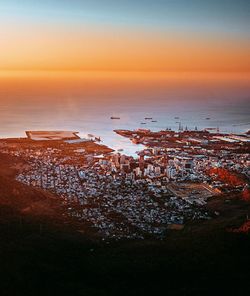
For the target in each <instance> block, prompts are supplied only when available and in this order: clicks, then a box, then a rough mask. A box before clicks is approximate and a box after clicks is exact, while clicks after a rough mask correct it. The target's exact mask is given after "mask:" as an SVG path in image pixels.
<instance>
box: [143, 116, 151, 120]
mask: <svg viewBox="0 0 250 296" xmlns="http://www.w3.org/2000/svg"><path fill="white" fill-rule="evenodd" d="M144 119H145V120H152V119H153V118H152V117H145V118H144Z"/></svg>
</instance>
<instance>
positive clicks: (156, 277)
mask: <svg viewBox="0 0 250 296" xmlns="http://www.w3.org/2000/svg"><path fill="white" fill-rule="evenodd" d="M0 160H1V162H0V241H1V244H0V278H1V288H0V293H1V295H3V296H4V295H10V296H14V295H87V296H91V295H146V294H149V295H238V294H240V293H244V294H245V295H249V293H250V285H249V276H250V271H249V266H250V255H249V254H250V238H249V236H248V235H246V234H235V233H229V232H227V231H225V229H226V226H227V225H232V224H235V225H237V224H240V223H241V222H242V221H243V219H244V217H245V213H246V211H247V208H248V207H249V205H248V204H246V203H244V202H243V201H239V200H238V199H236V200H232V201H231V203H226V204H225V205H224V203H223V201H222V200H217V201H213V203H211V205H210V207H211V208H214V209H215V208H219V209H220V211H221V212H222V213H223V215H222V217H219V218H217V219H214V220H210V221H207V222H205V223H201V224H199V225H189V226H187V227H186V228H184V230H183V231H181V232H171V231H170V232H169V233H168V234H167V238H166V239H164V240H162V241H150V240H146V241H125V242H119V243H117V242H109V243H105V242H99V241H97V240H96V239H94V238H92V237H91V236H87V235H83V234H81V233H80V232H79V231H77V230H78V227H79V225H77V224H76V223H74V221H71V220H70V219H69V218H67V216H66V213H65V209H64V207H63V206H62V205H61V204H60V202H59V201H58V199H57V198H55V197H54V196H52V195H51V194H48V193H47V192H43V191H41V190H36V189H32V188H30V187H27V186H25V185H22V184H19V183H18V182H16V181H15V180H14V174H15V170H16V168H17V167H18V165H20V164H18V163H17V161H16V160H15V159H14V158H8V157H6V156H2V155H1V156H0Z"/></svg>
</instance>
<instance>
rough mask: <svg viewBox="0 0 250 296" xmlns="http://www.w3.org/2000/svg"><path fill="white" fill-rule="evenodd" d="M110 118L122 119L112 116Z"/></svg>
mask: <svg viewBox="0 0 250 296" xmlns="http://www.w3.org/2000/svg"><path fill="white" fill-rule="evenodd" d="M110 119H121V118H120V117H116V116H111V117H110Z"/></svg>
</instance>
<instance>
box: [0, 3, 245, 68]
mask: <svg viewBox="0 0 250 296" xmlns="http://www.w3.org/2000/svg"><path fill="white" fill-rule="evenodd" d="M0 33H1V38H0V49H1V51H0V71H1V70H2V71H5V70H33V71H36V70H60V71H69V70H70V71H79V70H81V71H152V72H153V71H166V72H169V71H197V72H250V54H249V53H250V1H249V0H237V1H236V0H210V1H205V0H204V1H203V0H155V1H152V0H136V1H132V0H123V1H122V0H116V1H115V0H89V1H87V0H82V1H80V0H43V1H41V0H40V1H39V0H0Z"/></svg>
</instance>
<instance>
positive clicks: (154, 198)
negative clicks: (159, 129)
mask: <svg viewBox="0 0 250 296" xmlns="http://www.w3.org/2000/svg"><path fill="white" fill-rule="evenodd" d="M126 133H127V134H126V135H125V136H128V135H129V137H131V139H132V140H133V139H137V140H138V139H141V138H142V137H143V138H144V140H143V141H145V139H147V146H145V149H144V150H142V151H140V152H139V153H138V154H139V155H138V158H133V157H131V156H126V155H121V154H120V153H107V154H104V155H100V154H98V153H91V154H90V153H88V154H87V153H86V151H85V149H76V150H74V151H75V152H74V153H73V154H71V155H69V154H68V153H67V148H65V147H64V146H62V147H61V148H60V146H59V148H52V147H49V144H50V142H49V141H48V144H47V145H46V146H44V147H40V148H36V149H34V147H31V148H30V149H27V148H25V149H22V148H20V147H19V148H16V147H15V148H11V149H9V148H7V147H5V150H4V149H3V152H4V151H5V152H6V153H10V154H13V155H14V156H17V157H21V158H22V159H25V161H26V163H27V164H28V167H26V169H25V170H23V171H22V172H21V173H20V174H19V175H18V176H17V180H18V181H20V182H22V183H25V184H27V185H30V186H35V187H40V188H43V189H45V190H49V191H52V192H53V193H55V194H57V195H58V196H59V197H60V198H61V199H62V200H63V203H64V204H65V205H66V206H67V209H68V214H69V215H70V216H72V217H74V218H76V219H78V220H79V221H83V222H87V223H88V225H90V226H91V227H93V228H94V229H96V230H97V231H98V233H99V234H100V235H102V236H103V237H109V238H115V239H123V238H144V237H146V236H151V235H153V236H160V237H161V236H163V235H164V234H165V233H166V230H167V229H169V228H170V229H171V228H173V227H177V228H178V229H179V228H180V227H183V225H184V224H185V223H186V222H188V221H190V220H193V219H209V218H210V216H211V213H207V211H206V210H205V208H204V207H203V206H204V205H205V204H206V202H207V200H208V199H209V198H211V197H212V196H214V195H216V194H221V193H222V192H223V191H226V190H229V191H235V190H236V191H242V190H244V188H245V187H246V186H248V181H245V180H249V176H250V171H249V167H250V166H249V164H250V158H249V153H248V150H247V149H245V148H246V147H247V146H242V145H240V147H238V142H237V145H236V146H232V143H231V142H230V146H224V145H221V143H220V144H219V145H220V146H219V147H220V149H218V143H216V145H214V144H211V143H210V144H209V141H211V139H210V137H211V136H210V134H209V133H208V134H207V133H206V134H204V133H202V134H200V138H201V139H202V141H205V140H206V141H207V142H204V143H202V144H201V143H200V144H199V145H197V142H196V143H195V144H194V143H193V142H192V143H191V142H187V141H186V142H185V145H181V146H180V142H181V143H183V141H184V139H186V138H185V137H184V136H182V137H177V136H176V135H175V134H173V133H172V131H171V137H170V136H166V137H163V136H162V134H161V133H156V134H157V135H152V132H148V133H146V132H144V134H143V135H142V133H141V130H140V131H139V132H135V131H133V132H130V131H126ZM168 134H169V133H168ZM123 135H124V134H123ZM131 135H132V136H131ZM198 135H199V134H197V132H196V134H195V135H188V138H191V136H192V139H193V138H194V136H195V137H196V138H197V137H198ZM205 135H207V139H206V137H205ZM172 138H174V139H175V141H171V140H170V139H172ZM178 138H179V140H177V141H176V139H178ZM166 139H167V140H166ZM186 140H187V139H186ZM152 141H153V142H152ZM140 142H141V140H140ZM152 143H154V144H152ZM167 143H171V145H167ZM144 144H145V143H144ZM234 144H235V143H234ZM67 145H71V146H70V147H72V145H74V143H71V144H70V143H67ZM244 145H248V143H247V142H245V143H244ZM169 146H170V147H169ZM239 148H240V149H239ZM242 149H243V150H242ZM244 149H245V150H244ZM210 168H223V169H225V170H227V171H228V172H234V174H235V173H236V174H239V175H240V176H244V177H243V179H244V181H243V182H242V183H241V184H240V186H237V187H231V188H230V187H228V184H225V182H223V181H219V180H218V179H216V174H215V173H214V172H213V174H211V173H209V169H210ZM227 192H228V191H227Z"/></svg>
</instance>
